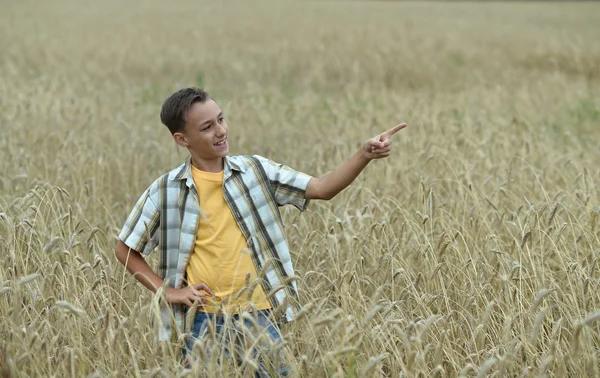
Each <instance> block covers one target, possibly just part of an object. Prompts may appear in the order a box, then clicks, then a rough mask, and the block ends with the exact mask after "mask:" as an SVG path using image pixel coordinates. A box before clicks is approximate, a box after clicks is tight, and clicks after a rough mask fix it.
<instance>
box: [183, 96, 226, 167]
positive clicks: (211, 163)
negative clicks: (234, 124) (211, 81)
mask: <svg viewBox="0 0 600 378" xmlns="http://www.w3.org/2000/svg"><path fill="white" fill-rule="evenodd" d="M227 132H228V127H227V123H226V122H225V118H224V117H223V112H222V111H221V108H219V105H217V103H216V102H215V101H213V100H212V99H210V98H209V99H207V100H206V101H196V102H194V103H193V104H192V106H191V107H190V108H189V110H188V111H187V114H186V117H185V126H184V127H183V130H182V131H179V132H176V133H174V134H173V138H174V139H175V142H176V143H177V144H178V145H180V146H182V147H186V148H187V149H188V150H189V151H190V154H191V155H192V164H193V165H194V166H195V167H196V168H198V169H201V170H204V171H209V172H214V171H216V172H220V171H221V170H222V169H223V158H224V157H225V156H227V154H228V153H229V145H228V142H227Z"/></svg>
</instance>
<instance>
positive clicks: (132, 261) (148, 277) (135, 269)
mask: <svg viewBox="0 0 600 378" xmlns="http://www.w3.org/2000/svg"><path fill="white" fill-rule="evenodd" d="M115 255H116V257H117V259H118V260H119V261H120V262H121V264H123V265H124V266H125V268H127V270H128V271H129V273H131V274H132V275H133V276H134V277H135V278H136V279H137V280H138V281H139V282H140V283H141V284H142V285H144V286H146V287H147V288H148V289H150V290H151V291H152V292H153V293H156V290H158V288H159V287H161V286H162V284H163V280H162V279H161V278H160V277H159V276H158V275H157V274H156V273H154V271H153V270H152V268H151V267H150V265H148V263H147V262H146V260H145V259H144V258H143V257H142V255H141V254H140V253H139V252H137V251H134V250H133V249H130V248H129V247H128V246H127V245H126V244H125V243H123V242H122V241H120V240H119V244H117V248H116V250H115Z"/></svg>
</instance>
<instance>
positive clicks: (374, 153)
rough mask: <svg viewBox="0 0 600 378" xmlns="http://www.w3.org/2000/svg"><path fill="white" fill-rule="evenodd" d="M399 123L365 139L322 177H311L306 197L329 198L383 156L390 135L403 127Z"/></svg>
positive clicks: (387, 147)
mask: <svg viewBox="0 0 600 378" xmlns="http://www.w3.org/2000/svg"><path fill="white" fill-rule="evenodd" d="M406 126H407V125H406V123H401V124H399V125H396V126H394V127H392V128H391V129H389V130H388V131H386V132H384V133H382V134H379V135H377V136H375V137H373V138H371V139H369V140H367V141H366V142H365V143H364V144H363V145H362V146H361V148H360V149H359V150H358V152H357V153H356V154H354V156H352V157H351V158H350V159H349V160H348V161H346V162H345V163H344V164H343V165H341V166H340V167H338V168H336V169H335V170H333V171H332V172H330V173H328V174H327V175H325V176H324V177H322V178H312V179H311V180H310V182H309V183H308V187H307V188H306V193H305V197H306V199H323V200H330V199H332V198H333V197H335V196H336V195H337V194H338V193H339V192H341V191H342V190H344V188H346V187H347V186H348V185H350V184H351V183H352V181H354V179H356V177H358V175H359V174H360V173H361V172H362V170H363V169H365V167H366V166H367V164H369V162H370V161H371V160H374V159H381V158H385V157H387V156H389V155H390V152H391V150H392V139H391V138H392V136H393V135H394V134H396V133H397V132H398V131H400V130H402V129H403V128H405V127H406Z"/></svg>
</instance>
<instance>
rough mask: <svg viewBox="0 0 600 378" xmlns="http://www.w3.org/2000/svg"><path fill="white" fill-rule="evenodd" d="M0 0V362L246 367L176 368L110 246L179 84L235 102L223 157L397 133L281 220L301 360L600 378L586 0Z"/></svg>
mask: <svg viewBox="0 0 600 378" xmlns="http://www.w3.org/2000/svg"><path fill="white" fill-rule="evenodd" d="M0 8H1V9H2V10H1V11H0V46H1V53H0V130H1V137H0V161H1V162H2V171H1V172H0V266H1V268H0V376H2V377H50V376H54V377H88V376H90V377H92V376H93V377H104V376H105V377H123V376H135V377H137V376H141V377H144V376H151V377H176V376H177V377H182V376H189V377H196V376H209V377H212V376H240V377H241V376H249V375H251V374H252V372H253V366H254V363H253V361H247V363H245V364H242V365H236V364H235V363H233V362H232V361H226V360H224V361H222V362H221V363H217V361H216V359H214V358H212V359H206V360H204V361H198V362H196V363H194V365H193V366H192V367H191V369H187V370H186V369H184V368H183V367H182V366H181V364H180V363H179V358H178V356H179V353H180V348H181V345H182V344H181V340H179V341H175V342H172V343H162V342H158V341H157V340H156V338H155V328H154V327H155V323H154V322H153V316H152V314H154V313H155V311H156V308H157V303H158V301H157V298H155V297H153V296H152V295H151V293H150V292H149V291H148V290H146V289H145V288H143V287H142V286H141V285H140V284H138V283H137V282H136V281H135V279H134V278H132V277H131V276H130V275H129V274H128V273H127V272H126V271H125V270H124V268H123V267H122V266H121V265H120V264H119V263H118V261H117V260H116V258H115V256H114V247H115V245H116V241H117V239H116V238H117V235H118V232H119V230H120V228H121V226H122V224H123V222H124V221H125V218H126V216H127V214H128V212H129V211H130V209H131V208H132V207H133V205H134V204H135V200H136V199H137V198H138V196H139V195H140V194H141V193H142V191H143V190H144V189H145V188H146V187H147V186H148V185H149V184H150V183H151V182H152V181H153V180H154V179H155V178H157V177H158V176H160V175H161V174H163V173H164V172H166V171H168V170H170V169H172V168H173V167H175V166H177V165H179V164H180V163H181V162H182V161H183V160H184V159H185V157H186V154H187V152H186V151H184V150H182V149H180V148H176V146H175V144H174V143H173V141H172V139H171V136H170V134H169V132H168V130H167V128H166V127H164V126H162V125H161V124H160V120H159V111H160V105H161V104H162V101H163V100H164V99H165V98H166V96H168V95H169V94H170V93H172V92H173V91H175V90H177V89H179V88H181V87H185V86H200V87H204V88H205V89H206V90H208V91H209V92H210V93H211V94H212V95H213V97H214V98H215V99H216V101H217V102H218V103H219V104H220V105H221V107H222V108H223V109H224V111H225V113H226V114H227V117H228V123H229V127H230V131H229V141H230V144H231V152H232V154H260V155H263V156H266V157H269V158H271V159H273V160H275V161H278V162H282V163H285V164H287V165H289V166H291V167H293V168H295V169H297V170H300V171H303V172H306V173H308V174H311V175H315V176H320V175H324V174H326V173H327V172H328V171H330V170H332V169H334V168H335V167H336V166H338V165H340V164H341V163H342V162H343V161H344V160H345V159H346V158H349V157H350V156H351V155H352V154H353V152H355V151H356V149H357V148H358V146H359V145H360V143H361V142H363V141H364V140H366V139H368V138H369V137H372V136H374V135H376V134H378V133H380V132H382V131H385V130H387V129H388V128H389V127H391V126H393V125H395V124H396V123H399V122H401V121H406V122H407V123H408V124H409V127H408V128H406V129H405V130H402V131H401V132H400V133H398V134H397V135H396V136H395V137H394V151H393V154H392V156H390V157H389V158H388V159H385V160H381V161H376V162H373V163H372V164H371V165H370V166H368V167H367V169H366V170H365V172H364V173H363V174H362V175H361V176H359V178H358V179H357V180H356V181H355V182H354V183H353V184H352V185H351V186H350V187H349V188H347V189H346V190H345V191H344V192H342V193H341V194H340V195H339V196H337V197H336V198H334V199H333V200H331V201H328V202H322V201H321V202H319V201H314V202H313V203H312V204H311V205H310V207H309V210H307V211H306V212H304V213H298V212H297V211H296V210H295V209H292V210H289V209H283V210H282V211H283V216H284V220H285V222H286V225H287V228H286V233H287V237H288V241H289V244H290V249H291V250H292V256H293V259H294V261H295V268H296V272H297V274H298V276H299V279H300V281H299V287H300V297H301V301H302V304H303V306H304V309H303V312H302V315H301V316H300V317H299V319H298V320H297V321H295V322H293V323H291V324H288V325H285V326H284V328H283V333H284V339H285V342H286V343H285V346H284V349H283V353H284V356H285V359H286V363H287V364H288V365H289V366H290V368H291V376H293V377H300V376H302V377H326V376H327V377H358V376H364V377H435V376H438V377H455V376H467V377H486V376H496V377H505V376H511V377H512V376H514V377H517V376H524V377H534V376H535V377H537V376H540V377H543V376H556V377H567V376H568V377H584V376H600V363H599V359H600V349H599V345H600V334H599V329H600V323H599V322H600V312H599V311H600V294H599V292H600V280H599V279H600V262H599V258H600V220H599V219H598V218H599V216H600V194H599V186H600V168H599V165H598V163H599V162H600V38H598V36H600V5H599V4H595V3H554V2H553V3H483V4H482V3H477V2H467V3H443V2H433V3H429V2H423V3H421V2H414V3H413V2H406V3H405V2H374V1H362V2H361V1H349V2H344V1H327V2H317V1H314V2H310V1H258V0H257V1H252V2H245V1H234V0H232V1H226V2H214V1H213V2H208V1H189V0H181V1H177V2H164V1H158V0H148V1H143V2H141V1H133V2H118V1H115V0H109V1H102V2H91V1H67V0H52V1H45V2H34V1H31V0H29V1H19V2H16V1H13V2H11V1H1V2H0ZM149 261H150V262H151V266H153V264H154V263H155V262H156V261H155V258H150V260H149ZM250 359H251V358H250Z"/></svg>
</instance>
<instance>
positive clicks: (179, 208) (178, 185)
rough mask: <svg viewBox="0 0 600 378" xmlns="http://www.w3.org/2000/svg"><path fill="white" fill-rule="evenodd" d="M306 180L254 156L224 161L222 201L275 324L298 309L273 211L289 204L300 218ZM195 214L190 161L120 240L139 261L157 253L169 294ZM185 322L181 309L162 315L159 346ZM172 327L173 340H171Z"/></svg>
mask: <svg viewBox="0 0 600 378" xmlns="http://www.w3.org/2000/svg"><path fill="white" fill-rule="evenodd" d="M311 178H312V177H311V176H309V175H306V174H304V173H301V172H297V171H295V170H293V169H291V168H289V167H287V166H285V165H282V164H277V163H275V162H273V161H271V160H269V159H266V158H264V157H262V156H258V155H253V156H229V157H226V158H225V164H224V178H223V195H224V197H225V200H226V202H227V204H228V205H229V208H230V209H231V211H232V213H233V216H234V218H235V220H236V222H237V223H238V225H239V227H240V229H241V231H242V233H243V234H244V236H245V237H246V241H247V243H248V247H249V248H250V250H251V254H252V260H253V262H254V265H255V267H256V272H257V274H258V276H259V277H262V284H263V288H264V290H265V293H267V297H268V299H269V301H270V302H271V305H272V306H273V308H274V309H278V312H279V313H280V315H281V320H282V321H289V320H291V319H293V317H294V315H295V314H296V313H297V311H298V309H299V307H298V303H297V286H296V282H295V276H294V268H293V265H292V261H291V257H290V253H289V249H288V245H287V242H286V238H285V235H284V233H283V222H282V219H281V215H280V213H279V206H283V205H287V204H290V205H293V206H295V207H297V208H298V209H299V210H301V211H304V210H305V209H306V207H307V206H308V203H309V201H308V200H306V199H305V198H304V194H305V191H306V188H307V186H308V182H309V181H310V179H311ZM201 213H202V211H201V209H200V207H199V204H198V192H197V190H196V187H195V184H194V179H193V177H192V170H191V159H187V161H186V162H185V163H184V164H182V165H181V166H179V167H177V168H176V169H174V170H172V171H171V172H169V173H167V174H165V175H163V176H161V177H159V178H158V179H157V180H156V181H154V182H153V183H152V185H150V187H149V188H148V189H147V190H146V191H145V192H144V193H143V194H142V195H141V197H140V198H139V200H138V201H137V203H136V204H135V206H134V208H133V210H132V211H131V213H130V214H129V217H128V218H127V221H126V222H125V225H124V226H123V229H122V230H121V233H120V234H119V239H121V240H122V241H123V243H125V245H127V246H128V247H129V248H131V249H133V250H136V251H138V252H140V253H142V254H143V255H145V256H148V255H150V254H151V253H152V252H153V251H155V250H156V249H158V251H159V262H158V271H157V274H158V276H159V277H161V278H162V279H163V280H165V281H166V283H167V284H168V285H169V286H171V287H173V288H181V287H185V284H186V277H185V274H186V273H185V272H186V266H187V264H188V260H189V256H190V254H191V253H192V252H193V250H194V245H195V241H196V233H197V231H198V223H199V219H200V217H201V216H202V215H201ZM187 315H188V314H187V308H186V307H185V306H184V305H172V306H171V307H170V308H169V307H164V308H162V309H161V322H160V332H159V339H160V340H169V339H171V338H173V337H179V336H180V335H181V334H183V333H184V332H185V331H186V330H187V328H188V327H187V324H186V323H189V321H188V319H187ZM174 327H175V328H176V329H177V332H172V329H173V328H174Z"/></svg>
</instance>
